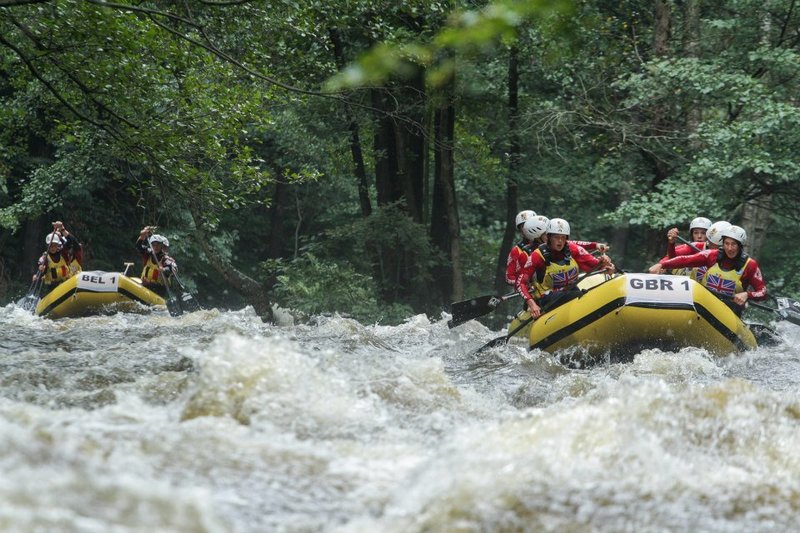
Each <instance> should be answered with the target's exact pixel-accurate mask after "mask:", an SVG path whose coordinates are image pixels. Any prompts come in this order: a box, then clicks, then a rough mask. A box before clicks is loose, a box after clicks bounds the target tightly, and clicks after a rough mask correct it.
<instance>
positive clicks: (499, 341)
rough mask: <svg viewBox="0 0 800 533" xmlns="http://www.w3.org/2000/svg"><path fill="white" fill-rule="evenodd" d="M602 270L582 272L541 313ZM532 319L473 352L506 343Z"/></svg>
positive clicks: (531, 320) (527, 319)
mask: <svg viewBox="0 0 800 533" xmlns="http://www.w3.org/2000/svg"><path fill="white" fill-rule="evenodd" d="M602 272H604V271H601V270H597V267H595V268H593V269H592V270H590V271H589V272H586V273H585V274H582V275H581V276H578V279H576V280H575V282H574V283H573V284H571V285H570V286H568V287H567V288H566V289H565V290H563V291H561V292H560V293H558V294H556V295H555V297H554V298H553V299H552V300H551V301H549V302H548V303H547V305H544V306H542V315H544V314H545V313H547V312H548V311H550V310H551V309H553V308H554V307H556V304H557V303H559V302H560V301H561V300H563V299H564V298H563V297H564V296H566V294H567V292H569V290H570V289H572V288H574V287H576V286H577V285H578V283H580V282H581V281H583V280H584V279H586V278H587V277H589V276H591V275H593V274H601V273H602ZM542 315H539V316H542ZM534 320H535V318H534V317H533V316H530V317H529V318H526V319H525V320H523V321H522V322H520V324H519V325H518V326H517V327H516V328H514V329H512V330H511V331H509V332H508V334H507V335H503V336H502V337H496V338H494V339H492V340H490V341H489V342H487V343H486V344H484V345H483V346H481V347H480V348H478V349H477V350H475V352H474V353H476V354H478V353H481V352H483V351H484V350H488V349H489V348H494V347H495V346H500V345H501V344H508V340H509V339H510V338H511V337H513V336H514V335H516V334H517V333H519V332H520V331H522V329H523V328H524V327H525V326H527V325H528V324H530V323H531V322H533V321H534Z"/></svg>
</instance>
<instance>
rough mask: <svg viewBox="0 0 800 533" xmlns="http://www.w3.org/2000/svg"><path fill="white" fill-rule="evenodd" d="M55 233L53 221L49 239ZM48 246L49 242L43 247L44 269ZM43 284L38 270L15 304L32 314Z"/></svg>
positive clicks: (37, 303)
mask: <svg viewBox="0 0 800 533" xmlns="http://www.w3.org/2000/svg"><path fill="white" fill-rule="evenodd" d="M55 234H56V226H55V223H54V224H53V233H51V234H50V241H51V242H52V240H53V237H54V236H55ZM49 248H50V244H49V243H48V245H47V248H45V249H44V253H43V254H42V255H43V256H44V260H45V269H46V268H47V261H48V260H49V257H48V254H47V251H48V249H49ZM43 285H44V272H42V271H38V272H37V273H36V276H34V278H33V281H32V282H31V287H30V289H28V293H27V294H26V295H25V296H23V297H22V298H20V299H19V301H17V305H18V306H19V307H20V308H22V309H24V310H25V311H28V312H29V313H31V314H33V313H35V312H36V307H37V306H38V305H39V295H40V294H41V292H42V286H43Z"/></svg>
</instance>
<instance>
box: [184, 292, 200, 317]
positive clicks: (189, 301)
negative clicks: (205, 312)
mask: <svg viewBox="0 0 800 533" xmlns="http://www.w3.org/2000/svg"><path fill="white" fill-rule="evenodd" d="M180 300H181V302H180V303H181V308H182V309H183V310H184V311H186V312H187V313H194V312H195V311H199V310H201V309H202V307H200V303H198V301H197V300H196V299H195V297H194V296H193V295H192V293H191V292H189V291H186V292H183V293H181V294H180Z"/></svg>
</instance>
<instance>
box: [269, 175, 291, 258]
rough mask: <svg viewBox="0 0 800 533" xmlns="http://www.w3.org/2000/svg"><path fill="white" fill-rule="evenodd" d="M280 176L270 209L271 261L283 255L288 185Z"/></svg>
mask: <svg viewBox="0 0 800 533" xmlns="http://www.w3.org/2000/svg"><path fill="white" fill-rule="evenodd" d="M280 178H281V176H280V175H279V176H278V179H277V180H276V181H275V189H274V191H273V193H272V205H270V208H269V219H270V224H269V250H268V251H267V256H268V257H269V258H270V259H277V258H278V257H281V256H282V255H283V249H282V248H283V242H284V235H283V220H284V218H285V217H284V216H283V213H284V211H285V210H286V202H287V200H288V194H287V193H288V189H289V186H288V185H286V183H284V182H283V181H282V180H281V179H280Z"/></svg>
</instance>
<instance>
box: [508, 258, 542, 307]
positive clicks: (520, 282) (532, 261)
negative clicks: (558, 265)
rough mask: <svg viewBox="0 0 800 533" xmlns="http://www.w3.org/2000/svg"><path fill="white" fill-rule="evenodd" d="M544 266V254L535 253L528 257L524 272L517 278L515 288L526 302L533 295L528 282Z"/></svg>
mask: <svg viewBox="0 0 800 533" xmlns="http://www.w3.org/2000/svg"><path fill="white" fill-rule="evenodd" d="M544 266H545V264H544V258H543V257H542V254H537V253H536V251H534V252H532V253H531V254H530V255H529V256H528V260H527V261H526V262H525V266H524V267H522V272H520V274H519V276H517V279H516V283H515V288H516V289H517V292H519V293H520V294H521V295H522V299H523V300H525V301H526V302H527V301H528V300H530V299H531V293H530V292H529V291H528V282H529V281H530V279H531V278H532V277H533V275H534V273H535V272H536V271H537V270H541V269H543V268H544Z"/></svg>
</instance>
